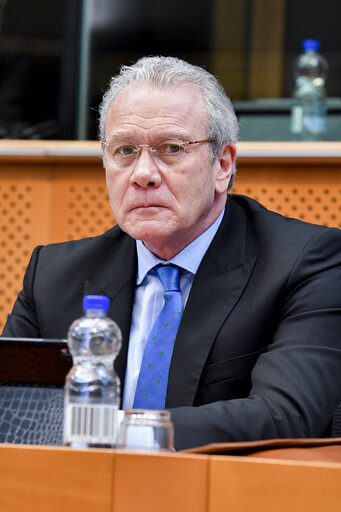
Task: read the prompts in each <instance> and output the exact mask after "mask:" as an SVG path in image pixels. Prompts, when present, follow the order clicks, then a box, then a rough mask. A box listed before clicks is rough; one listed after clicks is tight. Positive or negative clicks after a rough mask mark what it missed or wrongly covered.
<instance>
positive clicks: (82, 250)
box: [36, 226, 135, 258]
mask: <svg viewBox="0 0 341 512" xmlns="http://www.w3.org/2000/svg"><path fill="white" fill-rule="evenodd" d="M134 244H135V240H133V239H132V238H131V237H130V236H129V235H127V234H126V233H124V232H123V231H122V230H121V229H120V228H119V226H114V227H112V228H110V229H109V230H108V231H106V232H104V233H102V234H100V235H97V236H93V237H87V238H81V239H78V240H68V241H64V242H58V243H51V244H47V245H44V246H39V247H38V248H37V249H36V250H37V251H38V252H39V253H41V254H44V255H46V256H47V257H52V258H54V257H56V258H57V257H73V256H75V257H77V256H80V257H81V256H84V257H86V258H89V257H91V255H93V254H96V253H99V254H103V251H109V250H110V252H115V251H119V250H120V249H121V250H124V249H129V248H131V247H133V246H134Z"/></svg>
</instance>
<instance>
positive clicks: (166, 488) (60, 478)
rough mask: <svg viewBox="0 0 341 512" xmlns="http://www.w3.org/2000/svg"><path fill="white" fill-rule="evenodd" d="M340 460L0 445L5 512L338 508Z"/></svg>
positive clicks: (0, 495) (327, 511)
mask: <svg viewBox="0 0 341 512" xmlns="http://www.w3.org/2000/svg"><path fill="white" fill-rule="evenodd" d="M340 482H341V464H329V463H317V462H315V463H311V462H295V461H279V460H269V459H261V458H247V457H232V456H209V455H190V454H181V453H180V452H179V453H177V454H166V455H161V454H160V455H142V454H133V453H124V452H119V451H113V450H88V451H85V450H72V449H70V448H50V447H37V446H19V445H0V510H3V511H6V512H18V511H20V512H60V511H63V512H75V511H82V512H136V511H138V512H160V511H162V512H178V511H179V512H182V511H184V512H185V511H186V512H192V511H193V512H225V511H227V510H228V511H229V512H247V511H251V510H252V511H253V512H298V511H299V512H321V510H323V511H324V512H336V511H337V510H339V509H340V503H341V485H340Z"/></svg>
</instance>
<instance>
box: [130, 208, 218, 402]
mask: <svg viewBox="0 0 341 512" xmlns="http://www.w3.org/2000/svg"><path fill="white" fill-rule="evenodd" d="M223 215H224V211H222V213H221V214H220V215H219V217H218V218H217V220H216V221H215V222H214V223H213V224H212V225H211V226H210V227H209V228H208V229H207V230H206V231H204V232H203V233H202V234H201V235H200V236H199V237H198V238H196V239H195V240H193V242H192V243H191V244H190V245H188V246H187V247H185V248H184V249H183V250H182V251H181V252H179V253H178V254H176V255H175V256H174V258H171V259H170V260H167V261H165V260H160V259H159V258H157V257H156V256H155V254H153V253H152V252H150V251H149V250H148V249H147V248H146V247H145V246H144V245H143V243H142V242H141V241H140V240H137V241H136V249H137V260H138V269H137V279H136V290H135V299H134V306H133V313H132V322H131V328H130V337H129V347H128V357H127V366H126V375H125V385H124V392H123V409H131V408H132V407H133V402H134V397H135V391H136V385H137V380H138V376H139V372H140V367H141V363H142V358H143V352H144V349H145V346H146V343H147V340H148V336H149V333H150V331H151V329H152V326H153V324H154V322H155V320H156V318H157V317H158V316H159V314H160V312H161V310H162V308H163V304H164V298H163V294H164V289H163V286H162V284H161V282H160V280H159V278H158V276H157V274H156V272H155V268H154V267H155V266H156V265H160V264H161V265H166V264H173V265H177V266H178V267H181V269H182V270H181V273H180V291H181V297H182V309H184V307H185V305H186V302H187V299H188V296H189V292H190V290H191V286H192V283H193V279H194V276H195V274H196V272H197V270H198V267H199V265H200V263H201V260H202V259H203V257H204V255H205V253H206V251H207V249H208V247H209V246H210V244H211V242H212V240H213V238H214V235H215V234H216V232H217V230H218V228H219V226H220V223H221V221H222V218H223Z"/></svg>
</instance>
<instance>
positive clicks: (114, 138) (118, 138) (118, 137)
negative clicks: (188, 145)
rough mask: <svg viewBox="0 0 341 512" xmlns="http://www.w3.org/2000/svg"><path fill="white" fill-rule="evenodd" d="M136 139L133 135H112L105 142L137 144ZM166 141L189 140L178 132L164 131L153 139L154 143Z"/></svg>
mask: <svg viewBox="0 0 341 512" xmlns="http://www.w3.org/2000/svg"><path fill="white" fill-rule="evenodd" d="M137 139H138V137H137V136H136V135H135V134H132V133H124V132H122V133H114V134H112V135H111V136H110V137H109V139H108V140H107V141H106V142H107V143H108V144H111V143H112V142H116V141H118V142H119V141H121V140H127V141H130V142H132V141H134V142H136V143H138V140H137ZM165 139H166V140H167V139H177V140H180V141H183V142H185V141H187V140H189V137H188V135H185V134H184V133H180V132H178V131H165V132H164V133H159V134H158V136H157V137H156V138H155V140H154V143H155V142H158V141H160V140H165Z"/></svg>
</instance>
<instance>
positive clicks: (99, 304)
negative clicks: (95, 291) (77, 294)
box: [83, 295, 109, 311]
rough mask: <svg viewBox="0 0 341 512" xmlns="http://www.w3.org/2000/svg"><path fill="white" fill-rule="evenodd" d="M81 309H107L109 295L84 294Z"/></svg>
mask: <svg viewBox="0 0 341 512" xmlns="http://www.w3.org/2000/svg"><path fill="white" fill-rule="evenodd" d="M83 309H84V311H87V310H88V309H103V310H104V311H108V309H109V297H106V296H105V295H85V296H84V297H83Z"/></svg>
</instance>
